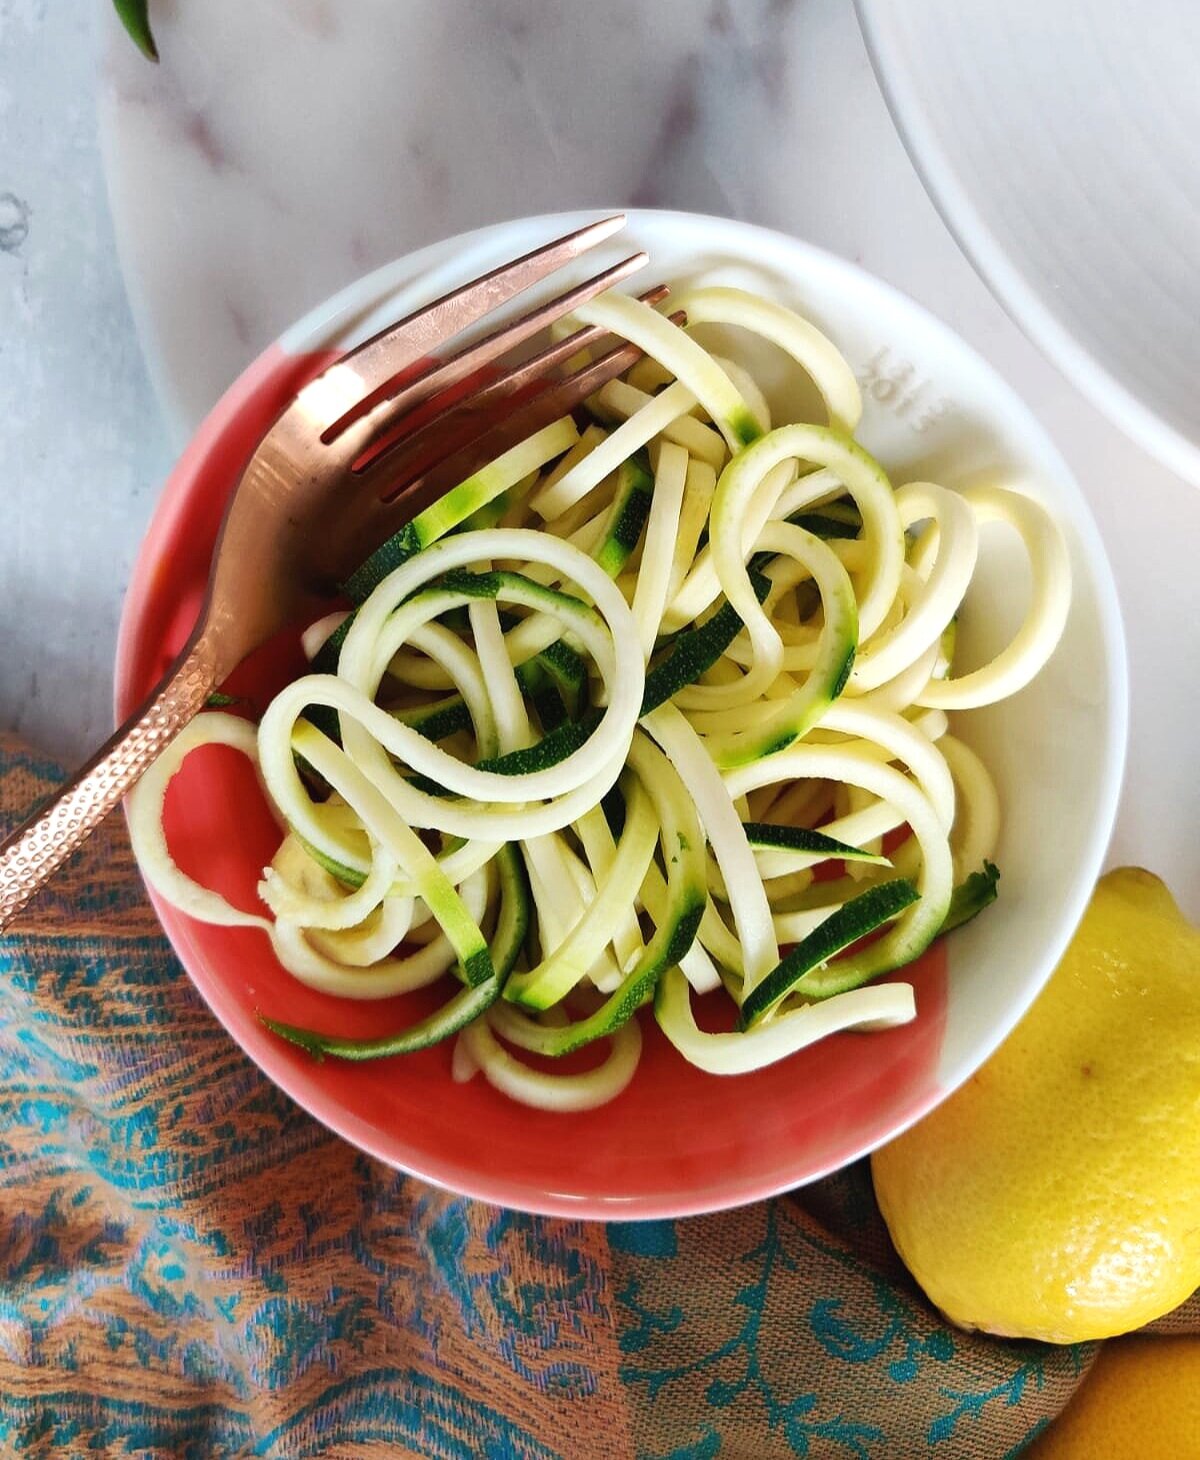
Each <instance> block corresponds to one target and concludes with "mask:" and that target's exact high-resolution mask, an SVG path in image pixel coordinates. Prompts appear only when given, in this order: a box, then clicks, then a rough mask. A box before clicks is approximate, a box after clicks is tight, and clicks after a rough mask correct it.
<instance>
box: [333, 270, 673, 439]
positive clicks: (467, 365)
mask: <svg viewBox="0 0 1200 1460" xmlns="http://www.w3.org/2000/svg"><path fill="white" fill-rule="evenodd" d="M649 262H650V256H649V255H648V254H645V253H641V252H638V253H635V254H631V255H630V256H629V257H628V258H626V259H622V260H621V262H620V263H618V264H614V265H613V266H612V267H611V268H608V269H604V270H602V271H601V272H600V273H599V274H593V275H592V277H591V278H590V279H585V280H584V281H583V283H582V284H577V285H575V287H574V288H571V289H567V290H566V291H564V292H563V293H562V294H558V295H555V297H554V298H553V299H549V300H547V301H546V303H545V304H540V305H538V306H537V307H536V308H534V309H531V310H529V311H528V313H526V314H523V315H521V316H520V317H519V318H517V319H514V320H511V321H509V323H507V324H505V325H503V326H501V327H500V328H499V329H496V330H493V331H492V333H491V334H488V335H484V337H483V338H482V339H481V340H477V341H476V342H475V343H474V344H473V345H469V346H468V347H467V348H466V349H464V350H460V351H459V352H458V353H457V354H455V355H450V356H449V357H448V358H446V359H444V360H443V361H442V362H441V363H440V364H437V365H435V366H434V367H433V368H432V369H430V370H424V371H422V372H421V373H420V374H419V375H417V376H415V377H413V378H411V379H409V380H405V381H402V382H399V383H398V382H397V381H396V380H395V378H394V377H393V378H391V379H389V380H388V381H386V382H385V383H384V384H383V385H382V386H380V387H379V388H378V389H377V390H375V391H373V392H372V393H371V394H369V395H367V396H364V397H363V399H362V400H361V401H360V402H359V404H358V405H356V406H355V407H354V408H353V409H352V410H350V411H347V412H346V414H345V415H344V416H342V418H341V419H340V420H338V421H335V422H334V423H333V425H332V426H330V427H329V429H328V430H326V431H324V432H322V435H321V440H322V441H323V442H325V443H326V444H328V443H329V442H331V441H334V440H336V439H337V437H338V436H339V435H340V434H341V432H342V431H343V430H344V429H345V428H346V427H347V426H349V425H351V424H352V423H353V422H355V421H356V420H359V419H360V418H361V417H362V416H364V415H366V414H367V413H368V412H369V411H371V410H373V409H374V408H375V407H377V406H379V405H382V404H384V403H385V402H386V404H387V405H388V407H389V411H388V415H389V416H392V415H393V414H395V415H398V414H400V413H401V412H402V411H411V410H412V409H413V408H414V407H416V406H418V405H420V404H422V402H424V401H427V400H429V399H430V397H431V396H434V395H437V394H438V393H439V392H440V391H443V390H447V389H448V388H449V387H450V386H452V385H457V384H458V382H459V381H460V380H464V379H466V377H467V376H468V375H470V374H471V373H472V372H473V371H476V370H479V369H481V368H482V367H483V366H484V365H487V364H489V363H490V362H491V361H492V360H494V359H495V358H496V357H497V356H498V355H502V354H505V353H506V352H507V351H509V350H512V349H515V348H516V346H517V345H520V344H523V343H524V341H525V340H528V339H530V338H531V337H532V336H533V335H536V334H537V333H538V332H539V331H540V330H543V329H546V328H547V327H548V326H549V325H552V324H553V323H554V322H555V320H558V319H561V318H562V317H563V316H564V315H567V314H570V313H571V311H572V310H573V309H576V308H578V306H579V305H581V304H583V303H585V302H586V301H587V300H589V299H594V298H595V297H596V295H597V294H603V293H604V291H605V290H606V289H611V288H612V287H613V286H614V285H616V284H619V283H621V281H622V280H623V279H627V278H629V276H630V275H631V274H635V273H637V271H638V270H639V269H642V268H645V266H646V265H647V264H648V263H649Z"/></svg>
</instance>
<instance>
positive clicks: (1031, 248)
mask: <svg viewBox="0 0 1200 1460" xmlns="http://www.w3.org/2000/svg"><path fill="white" fill-rule="evenodd" d="M858 7H859V14H860V17H861V20H862V25H863V30H864V32H865V34H866V38H867V44H868V48H869V50H870V51H871V53H872V56H873V58H874V61H875V66H876V70H877V71H878V73H879V78H880V81H881V83H882V86H883V89H884V92H885V94H886V95H887V97H888V100H889V102H890V103H891V107H892V111H893V114H894V116H895V118H896V121H897V124H898V125H899V128H900V132H901V134H902V136H903V137H904V139H905V142H906V143H907V145H908V148H909V151H910V153H911V154H912V158H913V161H914V162H915V163H916V166H917V168H918V170H919V171H920V172H921V174H922V175H923V177H924V179H925V182H926V185H927V186H928V188H929V190H930V192H931V193H932V195H933V197H934V199H935V201H936V202H937V203H938V205H939V207H940V208H941V209H942V212H943V215H944V216H945V218H946V221H947V223H949V225H950V227H951V228H952V229H953V231H954V232H955V234H956V235H957V236H958V240H959V242H960V243H961V244H962V246H963V247H964V249H965V250H966V251H967V253H968V254H970V256H971V257H972V259H973V260H974V262H975V264H976V266H977V267H978V269H979V271H980V272H981V273H982V274H983V276H984V277H985V279H987V281H988V282H989V283H990V284H991V286H992V288H993V289H994V290H995V292H996V294H997V295H998V296H999V298H1000V300H1001V302H1002V303H1003V304H1004V305H1005V306H1006V307H1007V308H1008V310H1009V311H1010V312H1011V313H1012V314H1013V316H1014V317H1015V318H1016V319H1017V321H1018V323H1020V324H1021V325H1022V326H1023V327H1024V329H1025V330H1027V331H1028V333H1029V334H1030V335H1031V336H1032V337H1033V339H1034V340H1035V341H1036V342H1037V343H1038V344H1039V345H1040V346H1041V347H1042V349H1044V350H1045V351H1046V353H1047V354H1048V355H1049V356H1050V357H1051V358H1052V359H1053V360H1054V361H1055V362H1056V363H1057V364H1058V365H1059V367H1060V368H1061V369H1062V370H1063V371H1064V372H1065V373H1066V374H1067V375H1069V376H1070V377H1071V379H1072V380H1074V381H1075V383H1076V384H1077V385H1078V386H1079V387H1080V388H1081V389H1082V390H1083V391H1084V392H1085V393H1086V394H1088V395H1089V396H1090V397H1091V398H1092V400H1093V401H1094V402H1095V403H1096V404H1097V405H1098V406H1099V407H1100V408H1101V409H1102V410H1103V411H1104V412H1106V414H1107V415H1108V416H1109V417H1110V418H1111V419H1112V420H1113V421H1115V422H1116V423H1117V424H1118V425H1119V426H1121V427H1122V428H1123V429H1124V430H1126V431H1127V432H1128V433H1129V434H1130V435H1131V436H1133V437H1134V438H1135V439H1136V440H1138V441H1139V442H1140V443H1141V444H1142V445H1143V446H1145V447H1147V448H1148V449H1149V450H1150V451H1152V452H1153V453H1154V454H1155V455H1157V456H1158V457H1159V458H1160V459H1161V460H1163V461H1164V462H1166V463H1167V464H1168V465H1169V466H1171V467H1173V468H1174V469H1175V470H1176V471H1178V472H1179V473H1180V474H1181V475H1183V476H1185V477H1187V478H1189V479H1190V480H1191V481H1193V482H1196V483H1200V390H1198V389H1197V384H1198V383H1200V329H1198V328H1197V322H1198V321H1200V145H1198V142H1197V138H1200V80H1198V78H1200V5H1197V4H1195V3H1194V0H1136V3H1135V0H1007V3H1000V0H992V3H988V4H972V3H964V0H904V3H903V4H898V3H896V0H858Z"/></svg>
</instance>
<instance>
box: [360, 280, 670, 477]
mask: <svg viewBox="0 0 1200 1460" xmlns="http://www.w3.org/2000/svg"><path fill="white" fill-rule="evenodd" d="M670 292H671V291H670V289H669V288H668V287H667V286H666V285H665V284H656V285H655V286H654V288H653V289H648V290H647V291H646V292H645V293H644V294H641V295H639V296H638V297H639V299H640V300H641V301H642V303H644V304H659V303H661V302H662V300H664V299H665V298H666V297H667V295H668V294H669V293H670ZM575 302H576V303H578V301H575ZM571 307H572V308H573V307H574V305H572V306H571ZM568 312H569V311H568ZM607 334H608V331H607V330H605V329H603V328H602V327H601V326H600V325H584V326H583V327H582V328H580V329H578V330H576V331H575V332H574V333H573V334H571V335H568V336H567V338H566V339H564V340H560V341H558V342H557V343H556V344H551V345H547V346H546V347H545V348H544V349H542V350H539V351H538V353H537V354H536V355H531V356H530V357H529V358H528V359H527V360H523V361H521V363H520V364H518V365H514V366H512V367H511V368H510V369H509V370H507V371H506V372H505V373H504V374H503V375H500V376H498V377H497V378H496V379H495V380H489V381H488V382H487V383H486V384H484V385H481V386H479V387H478V388H477V389H476V390H473V391H472V392H471V393H470V394H469V395H466V396H463V397H461V398H460V399H457V400H454V401H451V402H448V403H447V404H446V405H445V407H444V409H441V410H438V411H437V412H436V413H435V414H434V415H432V416H430V415H425V414H424V413H422V412H413V411H407V410H406V406H407V404H408V402H407V401H406V400H405V399H404V398H403V394H401V395H398V396H392V397H390V398H389V399H388V400H387V401H386V402H382V403H381V404H380V405H379V406H377V407H376V409H375V411H374V412H373V413H372V414H373V419H371V420H370V421H368V420H365V419H364V420H362V421H360V422H359V423H358V424H359V427H360V429H362V428H366V429H363V431H362V434H361V435H359V436H358V443H359V444H360V445H361V448H362V449H361V451H360V454H359V455H358V456H357V457H356V458H355V459H354V462H353V464H352V466H351V470H352V471H354V472H355V473H356V474H361V473H362V472H363V471H364V470H366V468H367V467H369V466H371V465H373V464H374V463H375V462H376V461H378V459H379V458H380V457H381V456H383V455H385V454H386V453H387V452H390V451H395V450H396V449H397V447H399V446H401V445H403V446H404V447H405V449H409V448H412V449H414V450H415V449H416V448H417V447H418V446H422V445H425V444H426V443H428V442H429V441H431V440H436V439H437V437H438V435H439V434H443V433H444V432H445V431H446V429H447V427H449V426H454V427H456V428H457V429H456V431H455V434H454V439H456V440H461V439H462V437H463V434H464V432H463V422H464V421H466V420H467V419H468V418H469V417H470V415H471V414H472V413H477V412H481V411H484V410H486V409H488V408H490V407H491V406H493V405H494V404H495V403H496V402H497V401H500V400H505V399H508V398H509V397H512V396H514V395H519V394H520V393H521V392H522V391H524V390H525V389H526V388H528V387H530V386H532V385H535V384H537V383H538V382H545V381H546V380H548V379H550V378H552V377H551V372H552V371H554V370H556V369H557V368H558V367H559V366H560V365H565V364H566V363H567V361H569V360H570V359H571V358H572V356H574V355H576V354H578V353H579V351H580V350H583V349H586V348H587V346H589V345H592V344H594V343H595V342H596V341H597V340H599V339H603V338H604V337H605V336H606V335H607ZM431 404H432V405H434V406H437V404H438V402H437V401H436V400H433V401H432V402H431ZM423 415H424V419H422V416H423ZM421 438H424V440H422V439H421ZM439 454H444V452H443V453H439V452H438V451H437V449H436V447H434V448H431V449H430V451H429V453H428V455H429V460H430V462H431V463H432V462H433V461H435V460H436V459H437V457H438V455H439Z"/></svg>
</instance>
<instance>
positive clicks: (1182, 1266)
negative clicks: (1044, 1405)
mask: <svg viewBox="0 0 1200 1460" xmlns="http://www.w3.org/2000/svg"><path fill="white" fill-rule="evenodd" d="M872 1170H873V1174H874V1178H875V1192H876V1195H877V1196H878V1198H879V1206H880V1209H881V1210H882V1212H883V1215H884V1219H885V1220H886V1222H887V1224H888V1229H889V1231H890V1232H891V1234H892V1240H893V1242H894V1243H895V1244H896V1249H897V1251H898V1252H899V1253H900V1256H901V1257H902V1258H903V1259H904V1261H905V1263H906V1264H907V1266H908V1268H909V1270H910V1271H911V1272H912V1274H913V1276H914V1277H915V1278H916V1279H917V1281H918V1282H919V1283H920V1284H921V1286H922V1287H923V1288H924V1289H925V1292H926V1293H927V1294H928V1295H929V1297H930V1299H931V1300H932V1301H933V1302H934V1303H935V1304H936V1305H937V1306H938V1308H940V1309H941V1310H942V1312H943V1313H944V1314H945V1315H946V1317H947V1318H949V1319H950V1321H951V1322H953V1323H957V1324H958V1325H960V1326H961V1327H963V1328H980V1329H984V1330H985V1331H987V1332H989V1333H998V1334H1006V1335H1010V1336H1013V1337H1021V1338H1040V1339H1044V1340H1046V1341H1047V1342H1050V1343H1073V1342H1076V1341H1079V1340H1082V1339H1092V1338H1106V1337H1108V1336H1109V1335H1111V1334H1115V1333H1124V1332H1127V1331H1128V1330H1130V1329H1133V1328H1139V1327H1140V1326H1141V1325H1142V1324H1144V1323H1149V1322H1150V1321H1151V1320H1152V1319H1154V1318H1158V1317H1159V1316H1160V1315H1161V1314H1163V1313H1166V1312H1167V1311H1168V1310H1170V1309H1171V1308H1174V1307H1176V1306H1177V1305H1178V1304H1179V1303H1182V1302H1183V1300H1184V1299H1185V1298H1187V1297H1188V1296H1189V1294H1190V1293H1191V1292H1192V1291H1193V1290H1194V1289H1195V1288H1196V1287H1198V1286H1200V931H1197V930H1196V929H1195V928H1193V927H1191V925H1190V924H1189V923H1188V922H1187V921H1186V920H1185V919H1184V917H1183V915H1182V914H1181V913H1180V911H1179V908H1178V907H1177V906H1176V904H1175V901H1174V899H1173V898H1172V897H1171V894H1170V892H1168V890H1167V889H1166V887H1165V886H1164V885H1163V884H1162V882H1160V881H1159V879H1158V878H1157V877H1154V876H1152V875H1151V874H1150V873H1149V872H1143V871H1141V870H1140V869H1137V868H1129V867H1126V868H1122V869H1121V870H1119V871H1116V872H1110V873H1109V874H1108V875H1107V876H1106V877H1103V878H1102V879H1101V881H1100V883H1099V884H1098V886H1097V888H1096V891H1095V894H1094V895H1093V897H1092V901H1091V904H1090V905H1089V907H1088V911H1087V913H1086V915H1085V917H1084V919H1083V922H1082V923H1081V924H1080V926H1079V929H1078V931H1077V932H1076V934H1075V937H1074V939H1073V940H1072V943H1071V946H1070V948H1069V949H1068V950H1067V952H1066V954H1065V956H1064V957H1063V960H1062V962H1061V963H1060V964H1059V966H1058V968H1057V969H1056V970H1055V972H1054V974H1053V976H1052V977H1051V979H1050V981H1049V983H1048V984H1047V986H1046V988H1045V990H1044V991H1043V993H1042V995H1041V997H1040V998H1039V999H1038V1000H1037V1002H1036V1003H1035V1004H1034V1006H1033V1008H1032V1009H1031V1010H1030V1012H1029V1013H1028V1014H1027V1015H1026V1016H1025V1018H1024V1019H1023V1020H1022V1021H1021V1023H1020V1024H1019V1025H1018V1026H1017V1028H1016V1029H1015V1030H1014V1031H1013V1033H1012V1034H1011V1035H1010V1036H1009V1038H1008V1039H1007V1040H1006V1041H1005V1043H1004V1044H1003V1045H1002V1046H1001V1048H1000V1049H999V1050H998V1051H997V1052H996V1054H995V1055H993V1057H992V1058H991V1059H990V1060H989V1061H988V1062H987V1064H985V1065H984V1066H983V1068H982V1069H980V1070H979V1071H978V1072H977V1073H976V1074H975V1075H974V1076H972V1078H971V1079H970V1080H968V1081H967V1082H966V1084H965V1085H963V1086H962V1087H961V1088H960V1089H959V1090H957V1091H956V1092H955V1093H954V1094H953V1095H952V1096H950V1098H949V1099H948V1100H946V1101H944V1102H943V1103H942V1104H941V1105H940V1106H938V1108H937V1109H936V1110H934V1111H933V1112H932V1113H931V1114H930V1115H928V1116H927V1117H926V1118H925V1119H924V1120H922V1121H921V1122H919V1124H917V1125H916V1126H914V1127H913V1128H912V1129H911V1130H910V1131H907V1132H906V1133H905V1134H904V1135H902V1136H900V1137H899V1138H898V1139H896V1140H895V1141H893V1142H892V1143H891V1145H889V1146H885V1147H884V1148H883V1149H882V1150H880V1151H877V1152H876V1153H875V1155H874V1157H873V1158H872Z"/></svg>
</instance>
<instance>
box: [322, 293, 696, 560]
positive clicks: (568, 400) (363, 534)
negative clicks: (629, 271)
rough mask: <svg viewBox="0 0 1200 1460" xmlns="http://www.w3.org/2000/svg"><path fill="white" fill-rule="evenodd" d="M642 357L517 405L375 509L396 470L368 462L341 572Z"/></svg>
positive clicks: (596, 368)
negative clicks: (378, 494) (380, 492)
mask: <svg viewBox="0 0 1200 1460" xmlns="http://www.w3.org/2000/svg"><path fill="white" fill-rule="evenodd" d="M672 319H673V320H675V322H676V323H679V322H681V321H682V320H683V319H684V315H683V314H682V312H680V311H676V313H675V314H674V315H673V316H672ZM641 355H642V352H641V350H639V349H638V348H637V346H636V345H628V344H626V345H620V346H618V348H617V349H615V350H610V351H609V352H608V353H607V354H606V355H602V356H601V357H600V359H599V360H595V361H593V362H592V363H591V364H590V365H587V366H585V367H584V368H583V369H582V370H579V371H576V372H575V373H574V374H573V375H569V376H567V377H566V378H565V379H564V380H560V381H558V382H556V383H555V384H554V385H552V386H550V387H549V389H547V390H544V391H543V392H542V393H541V394H540V395H537V396H535V397H534V398H533V399H532V400H530V401H527V402H526V403H525V404H524V405H523V406H520V407H518V409H517V410H515V411H514V412H513V413H512V415H510V416H508V417H506V418H505V420H503V421H501V422H500V424H499V425H497V426H493V427H491V428H490V429H489V430H486V431H484V433H483V434H482V435H480V436H476V437H474V438H473V439H472V440H469V441H467V442H465V443H464V444H463V445H461V446H460V447H459V448H458V449H457V450H456V451H453V452H452V453H451V454H450V455H448V456H446V457H444V459H442V460H441V461H439V462H438V463H437V464H436V465H435V466H432V467H430V468H429V469H428V470H426V471H424V472H423V473H422V474H421V475H419V476H417V477H415V478H411V479H409V480H408V481H407V482H402V483H401V484H400V485H399V486H398V487H397V490H396V492H395V494H393V495H390V496H389V498H388V500H387V501H382V502H374V504H373V505H372V503H373V499H374V498H375V497H376V490H373V488H374V489H378V487H379V486H381V485H382V483H383V482H384V481H385V480H391V481H395V480H396V469H395V465H394V463H393V462H392V461H391V460H389V459H388V458H387V457H383V458H381V459H380V460H378V461H376V462H374V463H372V465H371V466H369V467H368V468H367V469H366V470H365V471H364V472H363V474H362V476H361V477H359V478H358V479H357V481H356V491H355V496H356V497H357V498H358V500H359V501H361V502H362V503H363V504H364V507H365V508H366V510H365V511H364V512H362V513H361V514H359V513H356V514H354V516H355V517H357V521H355V522H354V523H353V525H351V523H350V522H349V520H347V519H344V520H343V522H342V524H341V526H342V527H343V530H344V531H345V537H344V539H343V541H342V543H341V544H339V547H340V548H341V549H342V553H343V554H344V559H345V563H346V569H345V571H346V572H347V573H349V572H351V571H352V570H353V568H355V567H356V566H357V565H358V564H359V563H360V562H361V561H362V560H363V559H364V558H366V557H367V556H368V555H369V554H370V553H372V552H373V551H374V550H375V549H376V548H377V547H378V546H379V544H380V543H381V542H383V541H384V540H385V539H386V538H387V537H388V536H389V535H390V534H391V533H393V532H395V531H397V530H398V529H399V528H401V527H403V526H404V524H405V523H406V522H410V521H411V520H412V519H413V518H414V517H415V516H416V515H417V513H418V512H421V511H423V510H424V508H426V507H428V506H429V504H430V503H431V502H435V501H437V499H438V498H439V497H441V496H443V495H444V494H445V493H446V492H448V491H449V490H450V489H451V488H452V487H456V486H458V484H459V483H460V482H464V481H466V479H467V478H468V477H469V476H471V475H472V473H473V472H476V471H478V470H479V469H480V468H481V467H483V466H486V465H487V463H488V462H489V461H492V460H494V459H495V458H496V457H497V456H499V455H500V454H501V453H502V452H505V451H507V450H508V449H509V447H510V446H514V445H516V443H517V442H518V441H523V440H524V439H525V437H527V436H531V435H532V434H533V433H534V432H535V431H540V430H541V429H542V427H543V426H548V425H549V424H550V422H551V421H556V420H558V419H559V417H560V416H565V415H568V414H569V413H570V412H571V411H573V410H574V409H575V408H576V407H577V406H579V405H581V404H582V403H583V402H584V401H585V400H586V399H587V398H588V396H589V395H592V394H593V393H594V392H595V391H597V390H599V389H600V387H601V386H602V385H605V384H607V382H608V381H610V380H614V379H615V378H616V377H617V376H618V375H621V374H623V373H624V371H626V370H628V369H629V367H630V366H631V365H633V364H634V363H635V362H636V361H637V360H639V359H640V358H641Z"/></svg>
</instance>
